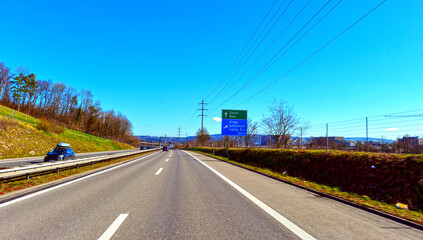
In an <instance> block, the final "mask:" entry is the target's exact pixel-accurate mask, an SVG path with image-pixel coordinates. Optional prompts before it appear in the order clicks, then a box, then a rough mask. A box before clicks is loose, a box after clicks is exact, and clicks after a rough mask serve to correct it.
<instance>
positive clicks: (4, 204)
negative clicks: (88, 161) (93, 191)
mask: <svg viewBox="0 0 423 240" xmlns="http://www.w3.org/2000/svg"><path fill="white" fill-rule="evenodd" d="M158 153H159V152H157V153H153V154H151V155H148V156H145V157H142V158H138V159H136V160H133V161H131V162H127V163H124V164H121V165H119V166H116V167H112V168H108V169H105V170H103V171H100V172H96V173H93V174H91V175H88V176H85V177H81V178H78V179H75V180H72V181H70V182H65V183H63V184H60V185H57V186H54V187H51V188H47V189H44V190H41V191H39V192H35V193H31V194H29V195H26V196H23V197H20V198H16V199H14V200H11V201H8V202H5V203H2V204H0V208H2V207H5V206H8V205H11V204H14V203H17V202H20V201H22V200H25V199H28V198H32V197H35V196H37V195H41V194H43V193H46V192H50V191H52V190H55V189H58V188H61V187H64V186H67V185H70V184H72V183H76V182H79V181H82V180H85V179H87V178H90V177H94V176H97V175H99V174H102V173H105V172H108V171H112V170H114V169H116V168H120V167H123V166H126V165H128V164H131V163H134V162H136V161H139V160H141V159H144V158H147V157H151V156H153V155H156V154H158Z"/></svg>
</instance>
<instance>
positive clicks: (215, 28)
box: [0, 0, 423, 136]
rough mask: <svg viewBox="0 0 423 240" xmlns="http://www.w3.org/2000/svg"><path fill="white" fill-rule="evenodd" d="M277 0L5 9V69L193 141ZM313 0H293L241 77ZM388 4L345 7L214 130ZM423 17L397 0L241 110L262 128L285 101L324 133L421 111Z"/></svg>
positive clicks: (25, 4) (149, 129)
mask: <svg viewBox="0 0 423 240" xmlns="http://www.w3.org/2000/svg"><path fill="white" fill-rule="evenodd" d="M273 2H274V1H273V0H263V1H245V0H243V1H163V0H161V1H124V0H120V1H34V0H32V1H20V0H16V1H5V2H3V3H2V7H1V9H0V21H1V22H2V23H3V24H2V34H1V37H0V62H4V63H5V64H6V65H7V66H9V67H12V68H15V67H17V66H25V67H28V68H29V69H30V71H32V72H34V73H35V74H36V75H37V78H38V79H45V80H46V79H52V80H53V81H54V82H63V83H65V84H66V85H68V86H73V87H75V88H78V89H89V90H91V91H92V92H93V94H94V98H95V99H98V100H100V101H101V105H102V107H103V109H105V110H109V109H114V110H115V111H120V112H122V113H123V114H125V115H126V116H127V117H128V118H129V119H130V120H131V122H132V123H133V125H134V129H133V130H134V133H135V134H136V135H156V136H161V135H164V134H167V135H168V136H169V135H170V136H176V135H177V128H178V127H181V128H182V129H181V132H182V134H183V135H185V134H188V135H194V134H195V131H196V130H197V129H198V128H199V127H200V123H201V122H200V119H199V118H198V117H195V116H196V115H198V114H199V112H198V111H196V109H197V108H199V105H198V103H200V102H201V100H202V99H203V98H205V97H206V96H207V95H209V93H210V92H211V91H212V90H213V89H214V87H215V86H216V84H217V83H218V82H219V81H220V80H221V79H222V78H223V77H224V75H225V73H226V71H227V70H228V69H229V68H230V66H231V64H232V63H233V62H234V61H235V59H236V57H237V56H238V54H239V53H240V52H241V50H242V49H243V47H244V45H245V44H246V43H247V41H248V39H249V38H250V37H251V35H252V34H253V32H254V30H255V29H256V28H257V26H258V25H259V23H260V21H261V20H262V19H263V17H264V16H265V14H266V13H267V11H268V10H269V8H270V6H271V5H272V3H273ZM281 2H282V0H280V1H278V2H277V5H278V4H280V3H281ZM287 2H289V1H287ZM287 2H286V3H285V4H287ZM307 2H308V1H293V3H292V6H290V8H289V9H288V10H287V12H286V14H285V15H284V16H283V17H282V18H281V20H280V22H278V24H276V25H275V27H274V29H273V31H272V32H270V33H269V35H268V36H267V38H266V39H265V40H264V41H263V43H262V45H261V46H260V48H258V49H257V52H256V54H255V55H253V57H252V58H251V60H250V61H249V62H247V64H246V65H245V67H244V68H242V69H241V70H240V72H239V73H243V72H244V71H245V70H246V69H247V67H248V66H249V64H250V63H252V61H254V59H255V56H258V55H259V54H261V53H262V52H263V51H264V49H265V48H266V47H267V46H269V44H270V43H271V42H272V41H273V40H274V39H275V38H276V36H277V35H278V34H279V33H280V32H281V31H282V29H284V27H285V26H286V24H287V23H288V22H289V21H290V20H291V19H293V18H294V16H295V15H296V13H298V12H299V11H300V9H301V8H302V7H303V6H304V5H305V4H306V3H307ZM325 2H326V1H320V0H312V1H311V2H310V4H309V5H308V6H307V8H306V9H305V10H304V12H303V13H302V14H301V15H299V17H298V19H297V20H296V21H294V22H293V23H292V25H290V27H289V28H287V30H286V31H285V32H284V34H283V35H281V37H280V38H279V39H278V40H277V41H276V42H275V44H274V45H273V46H272V47H271V48H270V49H269V51H268V52H267V53H265V54H264V55H263V57H262V58H261V59H260V60H258V62H257V63H256V64H255V65H253V66H252V67H251V69H250V70H249V71H247V72H246V73H245V74H244V75H243V77H242V78H240V79H239V81H238V82H235V83H234V85H233V86H232V87H231V88H230V89H228V90H227V91H226V92H224V94H222V95H221V96H219V97H218V98H216V99H214V100H213V101H211V102H210V100H212V99H213V96H212V97H210V98H208V99H206V102H209V104H208V105H207V108H209V109H214V108H216V107H217V106H219V105H220V104H221V103H222V102H223V101H225V100H226V99H228V98H229V96H231V95H232V94H233V93H234V92H235V91H236V90H237V89H238V88H240V87H241V86H242V84H243V83H245V82H246V81H247V80H249V79H250V78H251V77H252V76H253V75H254V73H255V72H257V71H258V70H259V69H260V68H261V67H262V66H263V65H264V64H265V63H266V62H267V61H268V60H269V59H270V58H271V57H272V56H273V54H275V53H276V52H277V51H278V49H280V48H281V47H282V46H283V45H284V44H285V43H286V42H287V41H288V40H289V39H290V38H291V37H292V36H293V35H294V34H295V33H296V32H297V31H298V30H299V29H300V28H301V26H302V25H303V24H305V23H306V21H307V20H308V19H309V18H310V17H311V16H312V15H313V14H314V13H315V12H317V11H318V9H319V8H320V7H321V6H323V4H324V3H325ZM336 2H338V1H336V0H334V1H331V2H330V3H329V4H328V8H329V7H331V6H333V5H334V4H335V3H336ZM380 2H381V1H380V0H379V1H376V0H358V1H351V0H349V1H347V0H345V1H342V2H341V3H340V4H339V6H337V8H335V9H334V11H333V12H332V13H331V14H330V15H328V17H327V18H325V19H324V20H322V22H321V23H319V25H317V26H316V27H315V28H314V29H313V30H312V31H310V33H309V34H308V35H307V36H306V37H304V39H303V40H301V41H300V42H299V43H298V44H297V45H295V46H294V47H293V48H292V49H291V50H290V51H288V52H287V53H286V55H284V56H283V57H282V58H281V59H280V60H279V61H277V62H276V63H275V64H274V65H272V66H271V67H270V68H269V69H268V70H267V71H266V72H265V73H264V74H262V75H261V76H260V77H259V78H258V79H257V80H255V81H253V82H252V83H251V84H250V85H248V87H246V88H245V89H244V90H243V91H241V92H240V93H239V94H238V95H236V96H235V97H234V98H232V99H231V100H230V101H228V102H227V103H226V104H224V105H223V106H221V107H219V108H217V109H216V110H214V111H209V113H208V117H207V118H206V119H205V126H206V128H207V129H208V130H209V131H210V133H213V134H214V133H220V123H219V122H216V121H214V120H213V117H220V114H221V111H220V110H221V109H222V108H224V109H232V108H233V107H234V106H237V105H238V104H239V103H241V102H243V101H244V100H245V99H247V98H248V97H250V96H252V95H253V94H255V93H256V92H257V91H259V90H260V89H262V88H263V87H265V86H266V85H268V84H269V83H271V82H273V81H274V80H276V79H278V78H279V77H280V76H282V75H283V74H284V73H286V72H287V71H288V70H289V69H291V68H292V67H293V66H295V65H296V64H298V63H299V62H301V61H302V60H303V59H304V58H306V57H307V56H308V55H310V54H311V53H312V52H314V51H315V50H317V49H318V48H320V47H321V46H322V45H324V44H325V43H326V42H327V41H329V40H330V39H331V38H333V37H334V36H336V35H337V34H338V33H339V32H341V31H343V30H344V29H345V28H346V27H348V26H349V25H350V24H352V23H353V22H354V21H356V20H357V19H358V18H360V17H361V16H362V15H364V14H365V13H366V12H368V11H369V10H370V9H372V8H373V7H374V6H376V5H377V4H379V3H380ZM319 16H320V15H319ZM422 19H423V4H421V1H420V0H410V1H394V0H392V1H387V2H386V3H385V4H383V5H382V6H381V7H380V8H379V9H377V10H376V11H375V12H373V13H372V14H371V15H369V16H368V17H367V18H365V19H364V20H363V21H361V22H360V23H359V24H357V25H356V26H354V27H353V28H352V29H350V30H349V31H348V32H346V33H345V34H343V35H342V36H341V37H340V38H338V39H337V40H336V41H334V42H333V43H332V44H330V45H329V46H328V47H326V48H325V49H323V50H322V51H320V52H319V53H317V54H316V55H315V56H313V57H312V58H311V59H310V60H308V61H307V62H305V63H304V64H302V65H301V66H300V67H298V68H297V69H295V70H294V71H293V72H291V73H290V74H288V75H286V76H285V77H283V78H282V79H280V81H278V82H277V83H276V84H274V85H272V86H271V87H270V88H268V89H266V90H265V91H263V92H262V93H261V94H259V95H257V96H256V97H255V98H253V99H251V100H250V101H248V102H246V103H244V104H242V105H240V106H238V107H237V108H238V109H244V110H248V113H249V116H250V117H252V118H253V120H255V121H260V120H261V119H262V118H263V114H265V113H266V110H267V106H268V105H269V104H270V103H271V101H272V99H273V98H277V99H280V98H282V99H285V101H286V102H287V103H289V104H292V105H294V107H295V110H296V112H297V113H298V115H299V116H300V117H302V118H304V119H307V120H309V121H310V123H311V124H312V125H314V124H320V123H325V122H335V121H340V120H345V119H352V118H360V117H365V116H372V115H378V114H385V113H391V112H401V111H407V110H413V109H421V108H422V105H423V98H422V97H421V94H422V89H423V77H422V76H423V44H422V43H423V22H422ZM237 76H239V75H237ZM228 79H230V78H228ZM228 79H226V80H228ZM234 79H237V77H235V78H234ZM229 86H231V83H230V84H229Z"/></svg>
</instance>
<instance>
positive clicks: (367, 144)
mask: <svg viewBox="0 0 423 240" xmlns="http://www.w3.org/2000/svg"><path fill="white" fill-rule="evenodd" d="M366 152H369V121H368V119H367V117H366Z"/></svg>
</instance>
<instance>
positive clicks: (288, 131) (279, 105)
mask: <svg viewBox="0 0 423 240" xmlns="http://www.w3.org/2000/svg"><path fill="white" fill-rule="evenodd" d="M268 110H269V112H268V114H267V115H263V120H262V124H263V127H264V129H265V130H266V132H267V133H268V134H269V135H271V138H273V139H274V141H275V144H276V148H280V147H281V146H285V148H286V147H289V146H290V144H291V141H290V138H291V136H293V135H295V134H296V133H297V131H298V130H299V129H300V124H301V119H300V118H299V117H298V116H297V114H296V113H295V112H294V107H293V106H292V105H288V104H287V103H286V102H285V101H284V100H282V99H281V100H279V101H278V100H276V99H273V102H272V104H271V105H270V106H269V107H268Z"/></svg>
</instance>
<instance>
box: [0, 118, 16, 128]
mask: <svg viewBox="0 0 423 240" xmlns="http://www.w3.org/2000/svg"><path fill="white" fill-rule="evenodd" d="M16 125H18V121H16V120H15V119H10V118H0V131H1V130H7V129H8V128H9V127H13V126H16Z"/></svg>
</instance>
